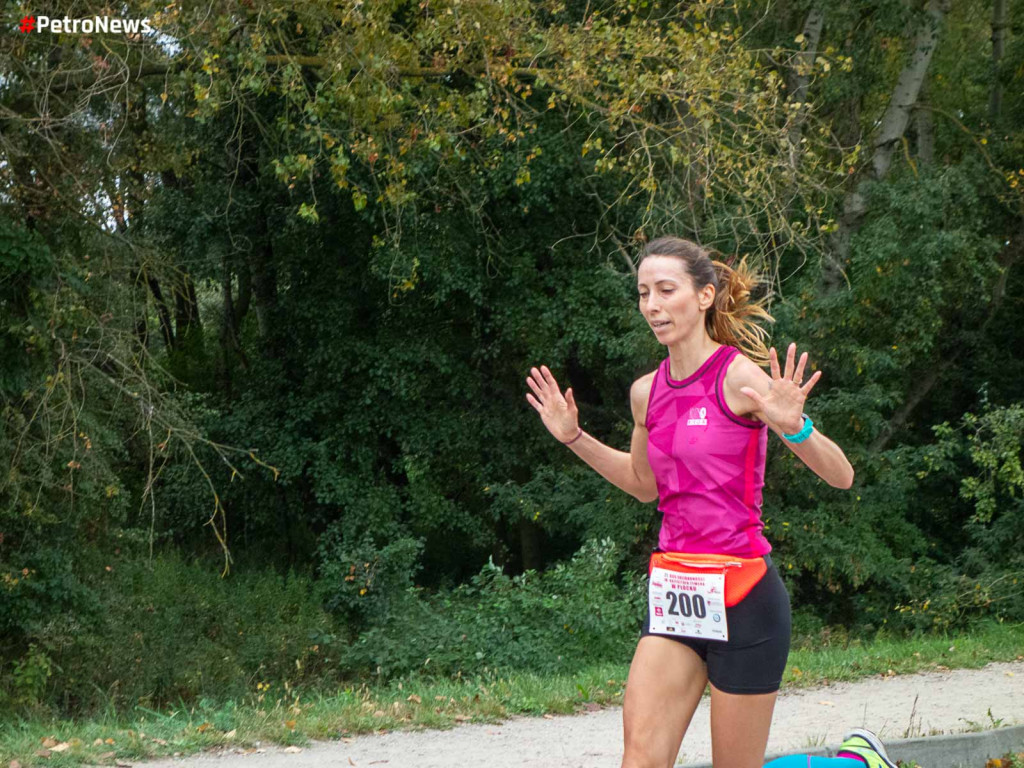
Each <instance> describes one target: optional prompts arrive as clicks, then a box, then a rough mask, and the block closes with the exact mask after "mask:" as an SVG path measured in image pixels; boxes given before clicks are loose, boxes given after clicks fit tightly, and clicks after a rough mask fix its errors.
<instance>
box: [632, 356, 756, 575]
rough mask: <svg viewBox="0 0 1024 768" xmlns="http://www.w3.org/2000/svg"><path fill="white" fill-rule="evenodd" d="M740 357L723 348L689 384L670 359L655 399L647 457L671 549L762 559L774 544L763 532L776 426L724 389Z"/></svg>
mask: <svg viewBox="0 0 1024 768" xmlns="http://www.w3.org/2000/svg"><path fill="white" fill-rule="evenodd" d="M737 354H739V350H737V349H736V348H735V347H725V346H723V347H719V348H718V349H716V350H715V351H714V353H713V354H712V355H711V357H709V358H708V359H707V360H705V361H704V364H703V365H701V367H700V368H698V369H697V371H696V372H695V373H694V374H693V375H692V376H689V377H688V378H686V379H684V380H682V381H675V380H674V379H672V378H670V377H669V372H670V368H669V360H668V358H666V359H665V360H664V361H663V362H662V364H661V365H659V366H658V370H657V371H656V372H655V374H654V382H653V383H652V384H651V394H650V398H649V400H648V404H647V423H646V426H647V430H648V432H649V437H648V439H647V456H648V459H649V460H650V463H651V469H652V470H654V477H655V479H656V480H657V483H658V501H659V503H658V509H660V510H661V512H662V514H663V515H664V517H663V519H662V522H661V532H660V533H659V535H658V546H659V548H660V549H661V550H662V551H664V552H693V553H698V552H700V553H715V554H722V555H735V556H736V557H759V556H761V555H764V554H767V553H768V552H770V551H771V549H772V547H771V545H770V544H769V543H768V540H767V539H766V538H765V537H764V535H763V534H762V533H761V529H762V528H763V527H764V523H762V522H761V489H762V488H763V487H764V459H765V448H766V446H767V444H768V429H767V427H766V425H765V424H764V423H763V422H761V421H755V420H753V419H747V418H744V417H742V416H737V415H736V414H735V413H733V412H732V411H731V410H729V406H728V405H727V404H726V402H725V397H724V395H723V394H722V390H723V383H722V382H723V380H724V379H725V371H726V369H727V368H728V367H729V363H730V362H731V361H732V359H733V358H734V357H735V356H736V355H737Z"/></svg>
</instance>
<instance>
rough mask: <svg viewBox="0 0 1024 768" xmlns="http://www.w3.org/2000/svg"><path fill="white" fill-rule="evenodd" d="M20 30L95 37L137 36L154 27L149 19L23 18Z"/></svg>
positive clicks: (99, 17)
mask: <svg viewBox="0 0 1024 768" xmlns="http://www.w3.org/2000/svg"><path fill="white" fill-rule="evenodd" d="M18 30H19V31H21V32H24V33H26V34H28V33H30V32H35V33H36V34H41V33H43V32H50V33H51V34H55V35H59V34H68V33H70V34H86V35H93V34H97V33H100V32H108V33H109V32H113V33H114V34H125V35H137V34H138V33H140V32H152V31H153V27H152V26H151V25H150V23H149V19H121V18H112V17H110V16H93V17H91V18H88V19H69V18H68V17H67V16H64V17H62V18H59V19H57V18H52V17H50V16H23V17H22V19H21V24H19V25H18Z"/></svg>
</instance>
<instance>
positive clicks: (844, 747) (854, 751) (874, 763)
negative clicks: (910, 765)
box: [836, 728, 897, 768]
mask: <svg viewBox="0 0 1024 768" xmlns="http://www.w3.org/2000/svg"><path fill="white" fill-rule="evenodd" d="M836 757H855V758H857V759H859V760H863V761H864V763H865V764H866V765H867V767H868V768H897V766H896V763H894V762H893V761H892V760H890V759H889V755H888V754H886V752H885V747H884V746H882V742H881V741H879V739H878V737H877V736H876V735H875V734H873V733H872V732H871V731H869V730H868V729H867V728H854V729H853V730H852V731H850V732H849V733H848V734H846V736H845V738H844V739H843V743H842V744H840V745H839V751H838V752H837V753H836Z"/></svg>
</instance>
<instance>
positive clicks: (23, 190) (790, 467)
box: [0, 0, 1024, 714]
mask: <svg viewBox="0 0 1024 768" xmlns="http://www.w3.org/2000/svg"><path fill="white" fill-rule="evenodd" d="M33 11H35V12H36V13H39V14H42V13H43V12H44V9H41V8H34V9H32V8H29V7H28V6H17V7H14V6H12V5H11V4H7V5H6V6H4V24H5V27H4V32H3V34H2V36H0V153H2V154H0V398H2V404H0V581H2V583H0V711H7V712H12V711H16V710H25V709H26V708H27V709H37V710H50V711H54V712H60V713H64V714H80V713H88V712H91V711H96V710H97V709H101V708H104V707H109V706H114V707H122V706H131V705H137V704H143V705H146V706H151V707H157V706H161V705H163V704H165V703H166V702H177V701H182V702H188V701H194V700H199V699H200V698H201V697H204V696H217V697H230V696H237V695H242V694H245V693H252V692H254V691H257V690H259V691H262V690H264V688H263V686H264V685H270V684H273V685H287V686H289V689H294V688H296V687H300V688H301V687H303V686H306V687H309V686H314V687H316V686H321V687H322V686H330V685H333V684H337V683H338V682H341V681H346V680H358V679H365V678H367V677H371V676H372V677H379V678H386V677H394V676H401V675H408V674H412V673H424V674H434V675H441V676H451V675H461V674H469V673H473V672H476V671H480V670H483V669H485V668H489V669H494V668H515V669H526V670H536V671H541V672H544V671H556V670H563V669H571V668H573V667H575V666H578V665H579V664H582V663H583V662H585V661H593V660H608V659H613V660H623V659H626V658H628V655H629V653H630V649H631V646H632V644H633V643H634V642H635V637H636V634H637V631H638V628H639V615H640V610H641V609H642V606H643V605H644V596H643V591H642V581H641V578H642V575H643V572H644V567H645V560H646V553H647V552H649V550H650V547H651V545H652V543H653V542H654V540H655V537H656V532H657V526H658V522H659V518H658V512H657V510H656V508H655V505H648V504H640V503H638V502H636V501H635V500H633V499H631V498H629V497H627V496H626V495H625V494H623V493H621V492H619V491H618V490H616V489H614V488H612V487H611V486H609V485H608V484H606V483H605V482H604V481H603V480H602V479H601V478H599V477H598V476H597V475H596V474H594V473H593V472H591V471H590V470H589V469H587V468H586V467H585V466H583V465H582V463H581V462H579V460H578V459H576V458H575V457H574V456H573V455H571V453H570V452H569V451H567V450H566V449H564V448H563V447H562V446H560V445H558V444H557V443H556V441H554V440H553V439H552V438H551V437H550V436H549V435H548V434H547V432H546V431H545V430H544V429H543V427H542V426H541V424H540V422H539V420H538V419H537V417H536V414H535V413H534V412H533V411H532V409H531V408H530V407H529V405H528V404H527V403H526V401H525V393H526V387H525V377H526V374H527V371H528V370H529V367H530V366H531V365H537V364H540V363H545V364H547V365H549V366H550V367H551V368H552V369H553V370H554V372H555V374H556V375H557V376H558V377H559V379H560V381H561V382H562V383H563V385H571V386H572V387H573V390H574V392H575V393H576V397H577V400H578V401H579V403H580V409H581V414H582V419H583V426H584V428H586V429H587V430H588V431H590V432H591V433H592V434H594V435H596V436H598V437H599V438H600V439H603V440H606V441H608V442H610V443H611V444H612V445H614V446H617V447H621V448H625V447H626V446H628V438H629V432H630V429H631V415H630V411H629V407H628V391H629V385H630V383H631V382H632V381H633V380H634V378H636V377H637V376H639V375H641V374H643V373H645V372H647V371H649V370H651V369H652V368H653V366H654V365H655V364H656V363H657V361H658V360H659V359H660V356H661V355H662V351H661V350H660V349H659V347H658V346H657V345H656V343H655V342H654V340H653V338H652V335H651V333H650V332H649V330H648V329H647V327H646V326H645V324H644V322H643V320H642V318H641V317H640V314H639V312H638V310H637V307H636V286H635V279H634V275H635V266H634V264H635V261H634V260H635V257H636V255H637V253H638V251H639V246H640V244H641V243H642V242H643V241H644V240H645V239H648V238H650V237H653V236H656V235H660V234H666V233H675V234H679V235H683V236H686V237H690V238H692V239H695V240H698V241H699V242H701V243H704V244H706V245H708V246H711V247H714V248H716V249H718V250H719V251H720V252H721V253H722V254H723V257H724V258H726V259H739V258H747V259H748V260H750V261H751V262H752V263H754V264H756V265H757V266H759V267H760V268H761V269H763V270H764V272H765V274H766V275H767V276H768V280H767V282H766V284H765V286H764V290H765V292H766V293H767V295H768V296H769V297H770V301H771V311H772V313H773V315H774V316H775V318H776V322H775V323H774V325H773V326H772V327H771V329H770V331H771V334H772V340H773V343H774V344H775V345H776V346H780V345H785V344H787V343H788V342H789V341H790V340H795V341H797V342H798V344H799V345H800V347H801V348H806V349H807V350H809V352H810V353H811V359H812V361H813V363H814V364H815V365H816V366H817V367H820V368H821V369H823V370H824V374H825V375H824V378H823V379H822V382H821V383H820V384H819V385H818V387H817V388H816V390H815V393H814V395H813V396H812V398H811V401H810V402H809V404H808V405H809V412H810V413H811V414H812V415H813V417H814V420H815V422H816V423H818V424H819V425H821V427H822V429H823V430H824V431H825V432H826V433H827V434H828V435H829V436H830V437H832V438H833V439H834V440H836V442H838V443H839V444H840V445H842V446H843V447H844V449H845V450H846V452H847V454H848V455H849V457H850V459H851V461H852V463H853V465H854V467H855V468H856V471H857V478H856V482H855V485H854V488H853V489H852V491H847V492H844V491H838V490H835V489H832V488H829V487H827V486H826V485H825V484H823V483H821V482H820V481H818V480H817V479H816V478H815V477H814V476H813V475H812V474H811V473H810V472H809V471H808V470H806V469H805V468H804V467H803V466H802V465H800V464H799V462H796V461H794V459H793V457H792V456H791V455H790V454H789V452H788V451H786V450H785V449H784V448H782V447H781V446H780V445H778V444H771V448H770V453H769V460H768V475H767V478H766V488H765V519H766V521H767V534H768V536H769V538H770V539H771V540H772V542H773V543H774V545H775V557H776V561H777V562H778V563H779V564H780V567H781V569H782V571H783V573H784V576H785V578H786V580H787V583H788V585H789V588H790V590H791V593H792V596H793V602H794V605H795V606H796V608H797V611H798V616H797V621H796V624H797V626H796V631H797V632H798V633H801V634H803V635H809V636H813V635H815V634H816V633H818V634H820V633H823V632H830V633H833V634H834V633H836V632H845V633H850V634H862V635H868V634H873V633H878V632H893V633H904V632H925V631H936V630H939V631H941V630H947V629H950V628H961V627H964V626H967V625H969V624H970V623H971V622H972V621H975V620H977V619H979V618H996V619H1002V620H1013V621H1022V620H1024V581H1022V579H1024V500H1022V494H1024V471H1022V468H1021V443H1022V440H1024V387H1022V385H1021V380H1022V377H1024V358H1022V356H1021V354H1020V351H1021V350H1022V349H1024V270H1022V266H1021V257H1022V252H1024V87H1022V84H1024V34H1022V32H1024V2H1022V1H1021V0H955V2H953V1H952V0H928V2H926V3H922V2H920V0H858V1H857V2H851V3H824V2H818V1H817V0H779V1H777V2H756V1H754V0H736V1H735V2H726V1H725V0H710V1H708V2H687V3H674V2H656V1H653V0H651V1H648V2H644V1H640V0H632V1H627V0H565V1H559V0H418V1H417V0H371V1H370V2H364V0H338V2H333V1H331V2H329V1H328V0H301V1H300V2H296V3H280V2H274V1H273V0H223V1H221V0H216V1H215V2H209V0H207V1H204V2H197V1H196V0H182V1H181V2H176V1H173V0H172V1H171V2H168V3H166V4H164V3H162V2H161V3H156V2H132V3H125V4H114V5H109V4H108V5H103V4H101V3H99V2H94V0H78V1H77V2H56V3H53V4H52V7H51V8H48V9H46V11H45V12H47V13H49V14H50V15H51V16H52V17H54V18H60V17H62V16H68V17H70V18H78V19H86V18H92V17H93V16H94V15H100V16H102V15H109V16H112V17H122V18H130V19H148V20H149V22H150V24H151V25H152V28H153V32H150V33H137V34H127V35H125V34H113V33H105V34H102V33H101V34H96V33H90V34H87V33H78V34H50V33H48V32H45V31H44V32H21V31H19V23H20V22H21V20H22V17H24V16H26V15H29V14H31V12H33ZM37 20H38V19H37ZM268 681H270V682H268Z"/></svg>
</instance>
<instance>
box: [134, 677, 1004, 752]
mask: <svg viewBox="0 0 1024 768" xmlns="http://www.w3.org/2000/svg"><path fill="white" fill-rule="evenodd" d="M989 712H991V718H995V720H997V721H1002V724H1003V725H1011V724H1021V723H1024V662H1020V661H1018V662H1011V663H1001V664H990V665H988V666H987V667H985V668H984V669H974V670H966V669H965V670H953V671H946V672H927V673H923V674H918V675H905V676H897V677H884V678H883V677H874V678H871V679H868V680H861V681H858V682H856V683H836V684H833V685H828V686H824V687H820V688H807V689H802V690H792V691H786V692H784V693H782V694H780V696H779V700H778V703H777V704H776V707H775V718H774V721H773V724H772V735H771V738H770V740H769V742H768V753H769V754H773V753H779V752H786V751H799V750H801V749H804V748H807V747H813V746H824V745H833V744H837V743H838V742H839V741H840V740H841V739H842V736H843V733H844V732H845V731H846V730H847V729H848V728H851V727H856V726H865V727H868V728H871V729H872V730H874V731H875V732H876V733H878V734H879V735H880V736H882V737H883V739H884V738H889V739H896V738H906V737H913V736H928V735H933V734H938V733H953V732H958V731H965V730H976V729H978V728H988V727H992V725H993V721H992V719H991V718H990V716H989ZM708 714H709V713H708V699H707V697H705V698H704V700H703V701H702V702H701V705H700V707H699V708H698V710H697V713H696V715H695V716H694V718H693V723H692V724H691V726H690V730H689V733H687V735H686V738H685V739H684V740H683V748H682V751H681V752H680V754H679V762H680V763H701V762H706V761H709V760H710V759H711V741H710V725H709V721H708ZM292 749H293V750H294V749H295V748H292ZM621 756H622V710H621V709H620V708H614V709H606V710H601V711H598V712H588V713H586V714H581V715H575V716H565V717H556V718H551V719H548V718H540V717H537V718H527V717H516V718H513V719H511V720H509V721H507V722H505V723H502V724H500V725H463V726H459V727H457V728H454V729H452V730H450V731H404V732H394V733H386V734H382V735H368V736H358V737H355V738H352V739H348V740H345V741H336V742H318V743H316V744H314V745H312V746H310V747H307V748H305V749H302V750H300V751H298V752H296V751H292V752H286V751H285V750H284V749H281V748H278V747H270V748H267V749H266V750H265V751H261V752H257V753H252V754H239V753H234V752H222V753H219V754H216V755H211V754H207V755H201V756H192V757H185V758H178V759H174V760H160V761H152V762H147V763H143V764H141V765H142V766H144V767H145V768H181V767H182V766H193V765H194V766H202V767H203V768H334V766H338V767H339V768H368V767H369V766H379V767H380V768H462V767H463V766H465V768H527V767H528V768H618V766H619V762H620V759H621Z"/></svg>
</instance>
